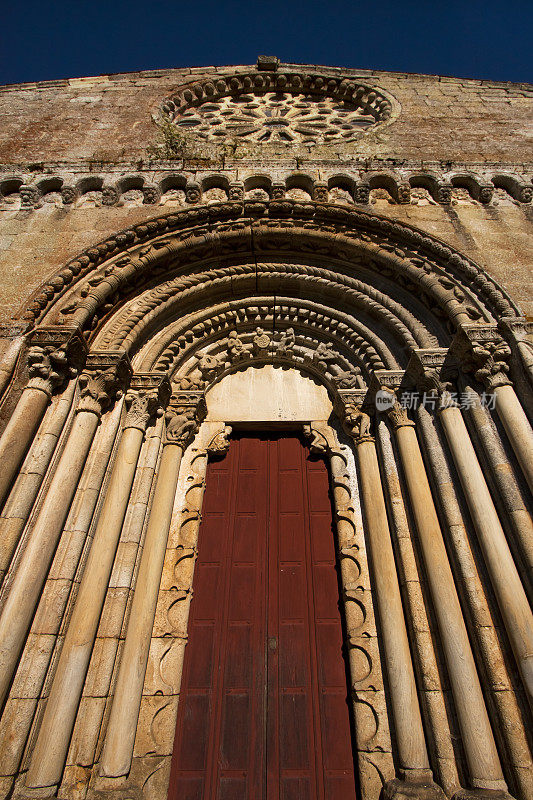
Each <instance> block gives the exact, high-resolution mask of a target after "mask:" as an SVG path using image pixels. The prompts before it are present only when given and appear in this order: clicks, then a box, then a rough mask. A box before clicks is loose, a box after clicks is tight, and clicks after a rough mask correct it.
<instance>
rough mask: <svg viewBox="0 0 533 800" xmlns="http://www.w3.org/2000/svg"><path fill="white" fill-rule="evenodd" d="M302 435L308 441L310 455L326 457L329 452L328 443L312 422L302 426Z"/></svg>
mask: <svg viewBox="0 0 533 800" xmlns="http://www.w3.org/2000/svg"><path fill="white" fill-rule="evenodd" d="M302 431H303V435H304V436H305V438H306V439H308V441H309V450H310V451H311V452H312V453H317V454H320V455H327V454H328V453H329V451H330V447H329V443H328V440H327V439H326V437H325V436H324V434H323V433H322V432H321V431H319V430H318V429H317V428H316V427H315V426H314V424H313V423H312V422H310V423H309V424H308V425H304V426H303V428H302Z"/></svg>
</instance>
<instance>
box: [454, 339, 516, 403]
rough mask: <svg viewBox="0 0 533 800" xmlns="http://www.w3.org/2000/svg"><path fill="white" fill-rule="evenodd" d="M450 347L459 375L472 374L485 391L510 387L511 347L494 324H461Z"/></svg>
mask: <svg viewBox="0 0 533 800" xmlns="http://www.w3.org/2000/svg"><path fill="white" fill-rule="evenodd" d="M452 347H453V349H454V352H455V353H456V355H457V358H458V360H459V362H460V365H461V369H462V370H463V372H466V373H471V374H473V375H474V377H475V378H476V380H478V381H479V382H480V383H482V384H483V386H484V387H485V389H486V390H487V391H489V392H490V391H494V389H497V388H498V387H500V386H508V385H511V383H512V381H511V379H510V378H509V370H510V365H509V361H510V358H511V348H510V347H509V345H508V344H507V342H506V341H505V340H504V339H503V338H502V336H501V335H500V333H499V332H498V329H497V328H496V326H495V325H462V326H461V328H460V329H459V331H458V333H457V335H456V337H455V340H454V342H453V345H452Z"/></svg>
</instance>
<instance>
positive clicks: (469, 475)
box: [440, 406, 533, 706]
mask: <svg viewBox="0 0 533 800" xmlns="http://www.w3.org/2000/svg"><path fill="white" fill-rule="evenodd" d="M440 419H441V421H442V426H443V428H444V432H445V434H446V439H447V441H448V444H449V446H450V450H451V452H452V456H453V460H454V462H455V466H456V467H457V471H458V474H459V479H460V481H461V485H462V487H463V490H464V493H465V497H466V501H467V503H468V508H469V509H470V514H471V515H472V521H473V523H474V526H475V529H476V532H477V536H478V540H479V543H480V545H481V549H482V552H483V557H484V559H485V563H486V565H487V569H488V572H489V575H490V579H491V582H492V586H493V588H494V592H495V594H496V599H497V601H498V606H499V608H500V612H501V615H502V617H503V620H504V622H505V628H506V631H507V635H508V636H509V640H510V642H511V646H512V648H513V652H514V655H515V658H516V660H517V663H518V668H519V670H520V672H521V675H522V679H523V682H524V686H525V688H526V692H527V695H528V699H529V703H530V705H532V706H533V614H532V613H531V609H530V607H529V603H528V600H527V597H526V593H525V591H524V587H523V586H522V582H521V580H520V576H519V574H518V571H517V569H516V566H515V563H514V560H513V556H512V554H511V551H510V550H509V545H508V544H507V540H506V538H505V533H504V531H503V528H502V526H501V523H500V520H499V517H498V513H497V511H496V508H495V507H494V503H493V501H492V497H491V494H490V492H489V488H488V486H487V484H486V481H485V477H484V475H483V471H482V469H481V467H480V464H479V461H478V459H477V456H476V453H475V450H474V447H473V445H472V442H471V440H470V436H469V434H468V431H467V428H466V425H465V423H464V420H463V416H462V414H461V411H460V409H459V408H456V407H453V406H449V407H447V408H442V409H441V410H440Z"/></svg>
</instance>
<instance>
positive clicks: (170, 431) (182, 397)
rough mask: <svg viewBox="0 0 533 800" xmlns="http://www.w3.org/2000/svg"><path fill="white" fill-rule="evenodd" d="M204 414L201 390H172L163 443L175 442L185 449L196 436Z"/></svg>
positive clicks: (204, 407)
mask: <svg viewBox="0 0 533 800" xmlns="http://www.w3.org/2000/svg"><path fill="white" fill-rule="evenodd" d="M205 414H206V406H205V396H204V393H203V392H181V391H176V392H174V393H173V394H172V396H171V398H170V403H169V405H168V408H167V411H166V414H165V422H166V429H165V436H164V440H163V444H177V445H179V447H181V449H182V450H185V449H186V447H187V446H188V445H189V444H190V443H191V442H192V440H193V439H194V437H195V436H196V434H197V432H198V428H199V426H200V423H201V421H202V420H203V418H204V417H205Z"/></svg>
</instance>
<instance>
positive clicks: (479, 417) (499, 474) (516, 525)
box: [464, 385, 533, 588]
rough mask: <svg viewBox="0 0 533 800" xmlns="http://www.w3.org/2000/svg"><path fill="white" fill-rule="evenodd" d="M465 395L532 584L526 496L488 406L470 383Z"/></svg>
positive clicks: (531, 526)
mask: <svg viewBox="0 0 533 800" xmlns="http://www.w3.org/2000/svg"><path fill="white" fill-rule="evenodd" d="M464 395H465V397H467V398H468V401H469V402H468V408H467V409H466V415H465V416H466V419H467V420H468V419H470V420H471V423H472V428H471V430H472V431H473V434H474V439H475V440H477V441H478V442H479V444H480V446H481V448H482V450H483V453H484V455H485V459H486V462H487V463H488V466H489V469H490V473H491V476H492V479H493V484H494V487H495V488H496V490H497V491H498V494H499V495H500V497H501V500H502V508H503V512H504V514H505V516H506V517H507V518H508V520H509V522H510V525H511V528H512V531H513V534H514V538H515V542H516V543H517V544H518V550H519V551H521V553H520V560H522V559H523V560H524V562H525V565H526V567H527V570H528V577H529V581H530V583H531V587H532V588H533V521H532V519H531V515H530V513H529V511H528V510H527V508H526V503H525V502H524V497H523V495H522V492H521V490H520V488H519V486H518V484H517V481H516V478H515V475H514V471H513V468H512V466H511V464H510V462H509V459H508V457H507V454H506V452H505V449H504V446H503V444H502V441H501V438H500V436H499V435H498V431H497V429H496V427H495V425H494V421H493V419H492V417H491V415H490V412H489V410H488V409H487V408H486V407H484V406H483V404H482V403H481V402H480V397H479V395H478V393H477V392H476V391H475V390H474V389H473V388H472V387H471V386H468V385H466V386H465V387H464Z"/></svg>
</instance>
